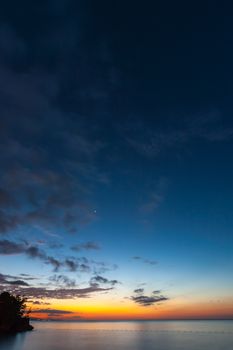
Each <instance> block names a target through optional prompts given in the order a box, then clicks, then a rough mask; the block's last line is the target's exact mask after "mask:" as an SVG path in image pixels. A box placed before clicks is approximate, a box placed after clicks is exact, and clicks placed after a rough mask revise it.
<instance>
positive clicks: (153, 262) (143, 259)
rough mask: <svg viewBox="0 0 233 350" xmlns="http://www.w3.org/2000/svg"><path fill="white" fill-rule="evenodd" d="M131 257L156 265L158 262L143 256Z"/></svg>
mask: <svg viewBox="0 0 233 350" xmlns="http://www.w3.org/2000/svg"><path fill="white" fill-rule="evenodd" d="M132 259H133V260H136V261H141V262H143V263H144V264H147V265H157V264H158V262H157V261H156V260H150V259H145V258H142V257H141V256H133V257H132Z"/></svg>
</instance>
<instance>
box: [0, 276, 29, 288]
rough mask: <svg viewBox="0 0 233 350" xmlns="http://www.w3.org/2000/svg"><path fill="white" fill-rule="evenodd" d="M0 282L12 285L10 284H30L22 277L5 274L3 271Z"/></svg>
mask: <svg viewBox="0 0 233 350" xmlns="http://www.w3.org/2000/svg"><path fill="white" fill-rule="evenodd" d="M9 279H10V280H9ZM0 284H1V285H10V286H29V284H28V283H27V282H25V281H24V280H22V279H19V277H18V276H11V275H4V274H1V273H0Z"/></svg>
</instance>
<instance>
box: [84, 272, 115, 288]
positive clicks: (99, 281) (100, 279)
mask: <svg viewBox="0 0 233 350" xmlns="http://www.w3.org/2000/svg"><path fill="white" fill-rule="evenodd" d="M90 283H91V284H110V285H111V286H115V285H116V284H118V283H119V281H117V280H109V279H108V278H105V277H103V276H100V275H96V276H94V277H92V278H91V281H90Z"/></svg>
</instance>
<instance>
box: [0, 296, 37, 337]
mask: <svg viewBox="0 0 233 350" xmlns="http://www.w3.org/2000/svg"><path fill="white" fill-rule="evenodd" d="M32 329H33V327H32V326H31V325H30V324H29V312H28V311H27V310H26V299H25V298H23V297H21V296H19V295H16V296H14V295H11V294H10V293H8V292H3V293H1V294H0V332H23V331H27V330H32Z"/></svg>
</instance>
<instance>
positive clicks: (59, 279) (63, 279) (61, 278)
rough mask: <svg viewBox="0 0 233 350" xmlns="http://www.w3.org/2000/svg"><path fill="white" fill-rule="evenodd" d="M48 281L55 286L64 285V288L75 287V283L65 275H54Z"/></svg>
mask: <svg viewBox="0 0 233 350" xmlns="http://www.w3.org/2000/svg"><path fill="white" fill-rule="evenodd" d="M49 280H50V281H51V282H53V283H55V284H56V285H65V286H66V287H75V285H76V282H75V280H74V279H71V278H69V277H67V276H65V275H54V276H51V277H50V278H49Z"/></svg>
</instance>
